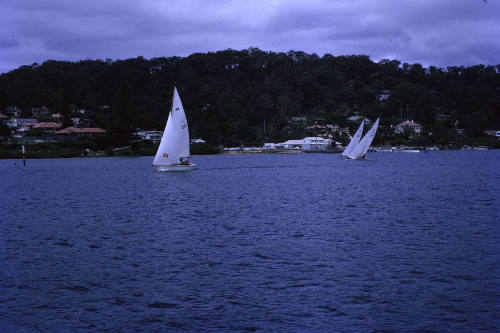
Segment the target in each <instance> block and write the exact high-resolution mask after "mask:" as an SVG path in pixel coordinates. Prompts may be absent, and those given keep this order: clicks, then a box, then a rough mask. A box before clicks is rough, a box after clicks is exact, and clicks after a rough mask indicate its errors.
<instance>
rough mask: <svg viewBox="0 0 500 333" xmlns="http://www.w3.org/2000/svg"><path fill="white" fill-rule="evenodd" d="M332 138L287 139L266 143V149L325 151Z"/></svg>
mask: <svg viewBox="0 0 500 333" xmlns="http://www.w3.org/2000/svg"><path fill="white" fill-rule="evenodd" d="M332 142H333V140H332V139H325V138H320V137H313V136H308V137H306V138H304V139H302V140H288V141H285V142H282V143H266V144H264V148H266V149H297V150H304V151H326V150H327V148H328V147H330V146H331V145H332Z"/></svg>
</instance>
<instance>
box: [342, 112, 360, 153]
mask: <svg viewBox="0 0 500 333" xmlns="http://www.w3.org/2000/svg"><path fill="white" fill-rule="evenodd" d="M364 124H365V120H364V119H363V120H362V121H361V125H359V127H358V130H357V131H356V133H354V136H353V137H352V138H351V141H350V142H349V144H348V145H347V147H345V149H344V151H343V152H342V157H347V156H348V155H349V154H350V153H351V152H352V151H353V149H354V148H355V147H356V145H357V144H358V143H359V140H361V135H363V126H364Z"/></svg>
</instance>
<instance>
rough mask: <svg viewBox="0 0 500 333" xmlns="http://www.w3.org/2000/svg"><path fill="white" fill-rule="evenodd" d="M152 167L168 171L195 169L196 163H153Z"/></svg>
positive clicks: (156, 169)
mask: <svg viewBox="0 0 500 333" xmlns="http://www.w3.org/2000/svg"><path fill="white" fill-rule="evenodd" d="M153 169H154V170H155V171H156V172H168V171H190V170H194V169H196V164H194V163H189V164H170V165H153Z"/></svg>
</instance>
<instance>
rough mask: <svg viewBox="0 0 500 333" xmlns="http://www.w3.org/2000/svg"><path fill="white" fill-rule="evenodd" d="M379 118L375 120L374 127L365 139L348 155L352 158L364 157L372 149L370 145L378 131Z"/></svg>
mask: <svg viewBox="0 0 500 333" xmlns="http://www.w3.org/2000/svg"><path fill="white" fill-rule="evenodd" d="M378 122H379V118H377V120H376V121H375V124H373V126H372V128H370V130H369V131H368V132H367V133H366V134H365V136H364V137H363V139H361V141H360V142H359V143H358V144H357V145H356V147H354V149H353V150H352V151H351V152H350V153H349V154H348V155H346V156H347V157H349V158H352V159H358V158H362V157H363V155H365V154H366V153H367V152H368V149H370V145H371V144H372V141H373V138H375V134H376V133H377V128H378Z"/></svg>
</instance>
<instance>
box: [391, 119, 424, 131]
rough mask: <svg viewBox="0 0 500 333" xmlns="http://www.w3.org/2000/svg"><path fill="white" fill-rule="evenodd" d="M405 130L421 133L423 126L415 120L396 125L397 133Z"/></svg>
mask: <svg viewBox="0 0 500 333" xmlns="http://www.w3.org/2000/svg"><path fill="white" fill-rule="evenodd" d="M405 130H408V131H410V132H413V133H420V130H421V127H420V124H419V123H416V122H414V121H413V120H407V121H403V122H402V123H399V124H397V125H396V127H395V132H396V133H403V132H404V131H405Z"/></svg>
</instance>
